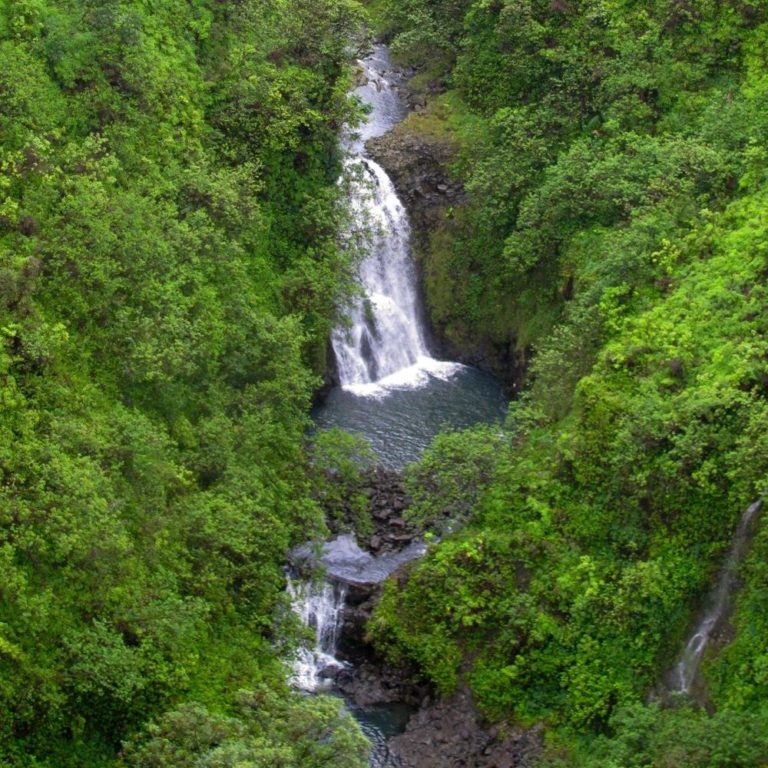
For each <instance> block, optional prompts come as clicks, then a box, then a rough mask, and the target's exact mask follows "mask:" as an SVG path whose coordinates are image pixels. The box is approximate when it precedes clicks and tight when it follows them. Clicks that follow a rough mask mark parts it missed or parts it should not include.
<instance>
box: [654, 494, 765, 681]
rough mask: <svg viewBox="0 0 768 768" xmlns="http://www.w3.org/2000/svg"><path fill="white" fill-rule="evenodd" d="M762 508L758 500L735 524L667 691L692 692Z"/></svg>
mask: <svg viewBox="0 0 768 768" xmlns="http://www.w3.org/2000/svg"><path fill="white" fill-rule="evenodd" d="M762 506H763V501H762V499H760V500H758V501H756V502H755V503H754V504H751V505H750V506H749V507H748V508H747V510H746V511H745V512H744V514H743V515H742V517H741V520H740V521H739V525H738V527H737V528H736V532H735V533H734V536H733V543H732V544H731V549H730V551H729V553H728V557H727V559H726V561H725V565H724V566H723V570H722V572H721V574H720V578H719V579H718V581H717V585H716V587H715V589H714V590H713V591H712V593H711V595H710V598H709V605H710V607H709V609H708V610H707V612H706V613H705V614H704V617H703V618H702V619H701V621H700V622H699V623H698V624H697V626H696V628H695V629H694V631H693V633H692V634H691V636H690V638H689V640H688V642H687V643H686V645H685V649H684V650H683V653H682V655H681V656H680V660H679V661H678V662H677V664H676V665H675V667H674V669H673V670H672V672H671V675H670V682H669V688H670V690H671V691H672V692H673V693H681V694H690V693H691V691H692V689H693V686H694V683H695V681H696V675H697V673H698V670H699V665H700V664H701V659H702V656H703V655H704V650H705V649H706V647H707V644H708V643H709V640H710V637H711V636H712V633H713V632H714V631H715V630H716V629H717V627H718V626H719V624H720V622H721V621H722V619H723V618H724V616H725V614H726V612H727V610H728V606H729V601H730V597H731V594H732V592H733V589H734V587H735V585H736V574H737V569H738V565H739V563H740V562H741V560H742V558H743V557H744V553H745V551H746V548H747V545H748V544H749V540H750V529H751V526H752V523H753V521H754V520H755V518H756V517H757V515H758V513H759V512H760V510H761V509H762Z"/></svg>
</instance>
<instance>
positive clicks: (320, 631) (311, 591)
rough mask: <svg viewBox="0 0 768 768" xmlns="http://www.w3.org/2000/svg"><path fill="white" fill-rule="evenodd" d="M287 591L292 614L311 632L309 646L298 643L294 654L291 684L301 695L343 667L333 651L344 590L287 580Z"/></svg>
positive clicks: (327, 682)
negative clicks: (301, 691)
mask: <svg viewBox="0 0 768 768" xmlns="http://www.w3.org/2000/svg"><path fill="white" fill-rule="evenodd" d="M287 589H288V595H289V597H290V599H291V608H292V609H293V611H294V613H295V614H296V615H297V616H298V618H299V620H300V621H301V623H302V624H303V626H305V627H309V628H310V629H311V630H313V631H314V638H313V640H312V642H311V643H308V642H302V643H301V644H300V645H299V648H298V650H297V651H296V655H295V657H294V660H293V675H292V676H291V682H292V683H293V685H295V686H296V687H297V688H300V689H301V690H303V691H308V692H312V691H317V690H319V689H321V688H323V687H327V686H328V685H330V682H331V680H332V678H333V677H334V675H335V674H336V673H337V672H338V671H339V670H341V669H342V668H343V667H344V663H343V662H341V661H339V660H338V659H337V658H336V650H337V645H338V642H339V633H340V630H341V622H342V620H343V615H344V600H345V598H346V593H347V590H346V587H345V585H343V584H330V583H328V582H323V583H317V582H313V581H294V580H293V579H292V578H291V577H290V576H289V577H288V585H287Z"/></svg>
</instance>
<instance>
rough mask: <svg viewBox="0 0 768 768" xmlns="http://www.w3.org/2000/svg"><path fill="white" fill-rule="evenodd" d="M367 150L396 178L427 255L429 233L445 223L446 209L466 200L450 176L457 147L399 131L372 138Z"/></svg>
mask: <svg viewBox="0 0 768 768" xmlns="http://www.w3.org/2000/svg"><path fill="white" fill-rule="evenodd" d="M365 148H366V150H367V151H368V154H369V155H370V156H371V157H372V158H373V159H374V160H375V161H376V162H377V163H379V165H381V167H382V168H384V170H385V171H386V172H387V174H388V175H389V176H390V178H391V179H392V183H393V184H394V185H395V189H397V193H398V195H399V196H400V199H401V200H402V201H403V204H404V205H405V207H406V210H407V211H408V215H409V217H410V220H411V224H412V225H413V235H414V237H415V239H416V243H415V245H416V250H417V252H423V251H424V249H425V248H426V245H427V240H428V238H429V233H430V232H432V231H434V230H435V229H437V227H438V226H439V224H440V223H441V222H442V220H443V219H444V217H445V212H446V209H448V208H450V207H452V206H457V205H461V204H462V203H464V202H465V199H466V196H465V193H464V187H463V186H462V184H461V183H460V182H457V181H456V180H454V179H452V178H451V177H450V175H449V173H448V164H449V162H450V161H451V160H452V159H453V157H454V153H455V149H454V147H453V145H452V144H451V143H450V142H448V141H441V140H438V139H435V138H432V137H427V136H425V135H421V134H416V133H408V132H406V131H403V130H399V129H395V130H393V131H390V132H389V133H386V134H384V136H380V137H378V138H375V139H370V140H369V141H368V142H367V143H366V145H365Z"/></svg>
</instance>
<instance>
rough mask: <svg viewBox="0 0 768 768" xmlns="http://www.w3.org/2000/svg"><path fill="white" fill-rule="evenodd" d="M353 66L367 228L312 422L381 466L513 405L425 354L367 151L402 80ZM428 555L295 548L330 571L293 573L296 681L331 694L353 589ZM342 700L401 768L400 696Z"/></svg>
mask: <svg viewBox="0 0 768 768" xmlns="http://www.w3.org/2000/svg"><path fill="white" fill-rule="evenodd" d="M359 64H360V67H361V72H362V74H361V78H360V81H361V85H360V86H359V87H358V88H357V89H356V90H355V93H356V95H357V96H358V97H359V98H360V99H361V100H362V101H363V102H364V103H366V104H368V105H370V108H371V110H370V114H369V116H368V119H367V121H366V123H365V124H364V125H363V126H362V127H361V128H360V130H359V131H358V132H357V133H355V134H351V133H350V134H348V135H346V136H345V137H344V139H343V146H344V149H345V150H346V153H347V160H346V161H345V173H346V174H347V175H348V177H349V179H350V181H349V189H350V201H349V202H350V209H351V211H352V214H353V218H354V219H355V226H356V227H357V228H359V229H364V230H367V231H370V232H371V236H370V247H369V249H368V252H367V253H366V256H365V258H364V259H363V261H362V263H361V264H360V267H359V274H358V277H359V283H360V286H361V289H362V294H363V295H362V297H361V298H360V299H359V300H358V301H357V302H356V303H355V304H353V305H352V306H351V307H349V309H348V320H349V322H348V323H346V324H344V325H343V326H341V327H339V328H337V329H336V330H335V331H334V333H333V334H332V338H331V342H332V345H333V351H334V355H335V358H336V363H337V369H338V372H339V380H340V383H341V385H340V386H339V387H336V388H335V389H333V390H331V392H330V393H329V394H328V395H327V397H326V398H325V400H324V401H323V403H322V404H321V405H320V406H318V407H317V408H316V409H315V410H314V412H313V418H314V421H315V424H316V426H317V427H318V428H329V427H340V428H342V429H345V430H346V431H348V432H353V433H357V434H360V435H362V436H364V437H366V438H367V439H368V440H369V441H370V442H371V446H372V448H373V450H374V452H375V453H376V454H377V457H378V461H379V462H380V463H381V464H382V465H384V466H386V467H389V468H393V469H400V468H402V467H403V466H404V465H405V464H407V463H409V462H412V461H415V460H416V459H418V457H419V456H420V454H421V452H422V451H423V450H424V448H426V447H427V446H428V445H429V443H430V442H431V440H432V439H433V438H434V437H435V435H437V434H438V432H440V431H441V430H442V429H444V428H464V427H468V426H471V425H473V424H476V423H479V422H501V421H502V420H503V419H504V416H505V414H506V410H507V405H508V401H507V398H506V397H505V395H504V391H503V388H502V385H501V383H500V382H499V381H498V380H497V379H495V378H494V377H492V376H489V375H488V374H485V373H482V372H481V371H479V370H477V369H475V368H471V367H468V366H465V365H462V364H460V363H456V362H450V361H442V360H437V359H435V358H434V357H433V356H432V354H431V352H430V349H429V344H428V341H427V339H428V334H427V330H426V326H425V323H424V320H423V318H424V312H423V308H422V307H421V305H420V298H419V290H418V276H417V271H416V268H415V265H414V263H413V259H412V253H411V236H410V234H411V233H410V225H409V222H408V216H407V213H406V211H405V208H404V207H403V204H402V202H401V201H400V199H399V198H398V195H397V192H396V191H395V188H394V186H393V184H392V181H391V180H390V178H389V177H388V175H387V173H386V172H385V171H384V169H383V168H382V167H381V166H380V165H378V164H377V163H376V162H375V161H374V160H372V159H371V158H370V157H369V156H368V155H367V153H366V149H365V142H366V141H367V140H368V139H370V138H373V137H376V136H381V135H383V134H384V133H386V132H387V131H389V130H390V129H391V128H392V127H393V126H394V125H396V124H397V123H398V122H399V121H401V120H402V119H404V118H405V117H406V115H407V114H408V108H407V105H406V103H405V101H404V99H403V98H402V95H401V91H400V89H401V86H402V84H403V76H402V74H401V73H399V72H398V71H397V70H396V69H395V68H394V67H393V66H392V64H391V62H390V59H389V53H388V50H387V48H386V46H383V45H376V46H374V49H373V52H372V53H371V54H370V55H369V56H367V57H366V58H365V59H363V60H361V61H360V62H359ZM425 551H426V547H425V546H424V544H423V543H421V542H419V541H414V542H412V543H411V544H409V545H408V546H407V547H405V548H404V549H402V550H400V551H399V552H395V553H392V552H390V553H389V554H383V555H381V556H378V557H375V556H373V555H371V554H369V553H367V552H364V551H363V550H361V549H360V548H359V547H358V546H357V544H356V542H355V541H354V538H353V537H352V536H339V537H337V538H336V539H334V540H332V541H329V542H326V543H325V544H324V545H323V547H322V551H321V552H320V553H317V552H315V551H314V550H313V548H312V547H311V546H310V545H307V546H306V547H304V548H299V549H298V550H297V551H294V553H292V562H294V563H295V562H296V561H297V560H298V561H301V560H304V559H309V558H317V557H319V559H320V561H321V564H322V566H323V567H324V569H325V575H326V578H325V581H322V582H317V581H310V580H306V579H302V578H301V577H300V576H299V575H298V573H301V572H304V570H302V569H299V570H297V571H294V572H293V573H292V574H291V575H289V577H288V593H289V596H290V598H291V603H292V606H293V610H294V612H295V613H296V615H297V616H298V617H299V618H300V620H301V621H302V623H303V624H304V625H305V626H307V627H308V628H310V630H311V634H312V636H313V640H312V642H310V643H306V644H305V645H304V646H303V647H301V648H300V649H299V650H298V653H297V655H296V657H295V659H294V664H293V676H292V682H293V685H294V686H295V687H296V688H299V689H301V690H304V691H307V692H310V693H311V692H315V691H326V692H330V693H333V678H334V677H335V676H336V674H338V672H339V671H340V670H341V669H343V668H344V667H345V666H346V664H347V662H344V661H341V660H339V658H338V657H337V656H338V642H339V639H340V633H341V627H342V624H343V618H344V609H345V598H346V595H347V590H348V588H350V587H352V586H354V585H356V584H368V585H370V584H378V583H380V582H381V581H383V580H384V579H385V578H387V577H388V576H389V575H390V574H391V573H393V572H394V571H395V570H396V569H397V568H399V567H400V566H401V565H403V564H404V563H406V562H408V561H409V560H413V559H416V558H418V557H421V556H422V555H423V554H424V552H425ZM348 707H349V709H350V711H351V712H352V714H353V715H354V716H355V718H356V719H357V721H358V722H359V723H360V725H361V728H362V729H363V731H364V732H365V734H366V736H367V737H368V739H369V740H370V742H371V756H370V765H371V766H374V767H375V768H396V767H397V766H398V765H399V763H398V761H397V760H396V758H394V757H393V756H392V755H391V754H390V752H389V749H388V747H387V739H388V738H389V737H390V736H393V735H395V734H397V733H401V732H402V731H403V730H404V728H405V724H406V722H407V720H408V717H409V716H410V714H411V710H409V709H408V708H407V707H405V706H403V705H399V704H387V705H382V706H377V707H371V708H365V709H361V708H357V707H354V706H352V705H351V704H348Z"/></svg>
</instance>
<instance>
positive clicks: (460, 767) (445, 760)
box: [389, 690, 542, 768]
mask: <svg viewBox="0 0 768 768" xmlns="http://www.w3.org/2000/svg"><path fill="white" fill-rule="evenodd" d="M389 746H390V749H391V751H392V753H393V754H394V755H395V756H396V757H398V758H399V759H400V761H401V763H402V765H403V768H447V767H448V766H450V768H532V766H533V765H534V764H535V762H536V760H537V759H538V757H539V756H540V754H541V749H542V729H541V728H540V727H534V728H532V729H530V730H525V729H522V728H519V727H508V728H507V727H503V726H500V725H497V726H490V727H489V726H487V725H486V724H485V723H484V722H483V719H482V717H481V716H480V714H479V713H478V711H477V709H476V707H475V705H474V702H473V701H472V696H471V694H470V693H469V691H467V690H463V691H460V692H459V693H457V694H456V695H455V696H454V697H452V698H451V699H448V700H444V701H439V702H437V703H433V704H427V705H426V706H423V707H422V708H421V709H420V710H419V711H418V712H417V713H416V714H415V715H414V716H413V717H412V718H411V719H410V721H409V723H408V726H407V728H406V731H405V733H403V734H401V735H399V736H395V737H394V738H392V739H390V742H389Z"/></svg>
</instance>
